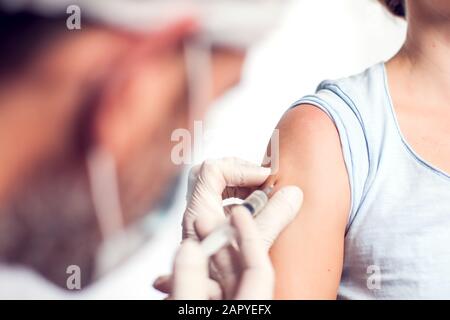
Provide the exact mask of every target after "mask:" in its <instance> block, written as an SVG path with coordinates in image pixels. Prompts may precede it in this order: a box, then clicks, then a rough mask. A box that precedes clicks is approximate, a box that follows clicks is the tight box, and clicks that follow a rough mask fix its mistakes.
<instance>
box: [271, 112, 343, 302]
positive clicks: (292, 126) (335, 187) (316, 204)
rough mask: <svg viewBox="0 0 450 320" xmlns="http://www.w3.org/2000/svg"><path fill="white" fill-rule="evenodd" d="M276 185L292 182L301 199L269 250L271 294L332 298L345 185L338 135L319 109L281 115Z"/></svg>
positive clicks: (339, 268)
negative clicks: (297, 210) (300, 205)
mask: <svg viewBox="0 0 450 320" xmlns="http://www.w3.org/2000/svg"><path fill="white" fill-rule="evenodd" d="M278 129H279V130H280V131H279V133H280V139H279V141H280V148H279V171H278V173H277V174H276V175H274V176H273V177H271V181H270V183H275V188H276V189H278V188H279V187H281V186H285V185H297V186H299V187H300V188H302V190H303V192H304V204H303V208H302V209H301V211H300V214H299V215H298V217H297V218H296V220H295V221H294V222H293V223H292V224H291V225H290V226H289V227H288V228H287V229H286V230H285V231H284V232H283V233H282V234H281V235H280V237H279V238H278V240H277V241H276V242H275V244H274V246H273V247H272V250H271V257H272V260H273V263H274V267H275V272H276V280H277V282H276V292H275V297H276V298H281V299H314V298H322V299H334V298H336V293H337V288H338V286H339V281H340V276H341V272H342V263H343V245H344V234H345V227H346V223H347V219H348V214H349V210H350V187H349V180H348V175H347V171H346V168H345V163H344V159H343V155H342V149H341V145H340V140H339V135H338V132H337V129H336V127H335V126H334V124H333V122H332V121H331V119H330V118H329V117H328V116H327V115H326V114H325V113H324V112H323V111H321V110H320V109H318V108H317V107H314V106H310V105H302V106H299V107H296V108H294V109H292V110H290V111H289V112H288V113H286V115H285V116H284V117H283V119H282V120H281V122H280V124H279V126H278Z"/></svg>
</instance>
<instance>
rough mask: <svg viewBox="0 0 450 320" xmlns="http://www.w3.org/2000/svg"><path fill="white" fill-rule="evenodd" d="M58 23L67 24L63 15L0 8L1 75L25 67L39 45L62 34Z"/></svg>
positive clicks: (44, 44)
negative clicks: (43, 15)
mask: <svg viewBox="0 0 450 320" xmlns="http://www.w3.org/2000/svg"><path fill="white" fill-rule="evenodd" d="M58 26H65V24H64V20H62V19H61V18H47V17H40V16H38V15H35V14H33V13H30V12H28V11H20V12H8V11H5V10H3V9H2V8H0V47H1V48H2V49H1V51H0V74H1V78H4V77H6V76H9V75H11V73H15V72H17V71H19V69H21V68H23V67H25V66H26V65H27V64H28V63H29V62H30V61H31V60H32V58H33V56H34V55H35V54H36V52H37V51H38V50H39V49H40V48H43V47H45V46H47V45H49V44H50V43H51V42H52V41H53V40H54V39H55V37H56V36H57V35H58V34H61V27H58ZM58 30H59V31H58Z"/></svg>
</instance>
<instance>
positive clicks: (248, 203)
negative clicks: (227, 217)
mask: <svg viewBox="0 0 450 320" xmlns="http://www.w3.org/2000/svg"><path fill="white" fill-rule="evenodd" d="M272 191H273V188H272V187H267V188H265V189H264V190H256V191H254V192H253V193H252V194H251V195H250V196H248V198H246V199H245V200H244V202H243V203H242V204H240V205H239V206H242V207H244V208H246V209H247V210H248V211H249V213H250V214H251V215H252V216H253V217H256V216H257V215H258V214H259V213H260V212H261V211H262V209H264V207H265V206H266V204H267V202H268V201H269V195H270V194H271V193H272ZM235 236H236V231H235V230H234V228H233V227H232V226H231V225H230V223H229V222H226V223H224V224H222V225H220V226H219V227H217V228H216V229H215V230H214V231H213V232H212V233H211V234H210V235H208V236H207V237H206V238H205V239H203V241H202V242H201V244H200V245H201V247H202V249H203V252H204V253H205V254H206V256H208V257H210V256H212V255H213V254H215V253H216V252H217V251H219V250H220V249H221V248H223V247H225V246H226V245H228V244H230V243H231V241H232V240H233V239H234V238H235Z"/></svg>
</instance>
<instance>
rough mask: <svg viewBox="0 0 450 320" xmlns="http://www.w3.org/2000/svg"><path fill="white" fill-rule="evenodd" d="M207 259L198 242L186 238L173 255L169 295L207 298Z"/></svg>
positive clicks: (178, 298) (181, 297)
mask: <svg viewBox="0 0 450 320" xmlns="http://www.w3.org/2000/svg"><path fill="white" fill-rule="evenodd" d="M208 279H209V277H208V260H207V258H206V256H205V255H204V254H203V252H202V249H201V248H200V246H199V244H198V243H196V242H195V241H193V240H186V241H184V243H183V244H182V245H181V247H180V249H179V250H178V252H177V255H176V257H175V263H174V268H173V285H172V294H171V297H172V298H173V299H175V300H206V299H207V298H208V290H207V284H208Z"/></svg>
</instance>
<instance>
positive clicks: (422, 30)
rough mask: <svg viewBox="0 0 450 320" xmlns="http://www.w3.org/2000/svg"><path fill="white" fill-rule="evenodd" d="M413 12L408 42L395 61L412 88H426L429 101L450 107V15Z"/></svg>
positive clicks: (418, 89)
mask: <svg viewBox="0 0 450 320" xmlns="http://www.w3.org/2000/svg"><path fill="white" fill-rule="evenodd" d="M409 15H410V16H409V18H408V22H409V24H408V34H407V39H406V42H405V45H404V46H403V48H402V49H401V51H400V52H399V54H398V55H397V56H396V57H395V58H394V59H393V62H394V64H395V63H398V66H399V67H400V68H401V69H402V70H403V71H404V72H403V73H404V75H405V79H404V80H407V82H408V83H409V89H410V90H411V91H420V92H422V94H423V95H424V96H426V99H427V101H428V105H430V106H441V107H449V106H448V101H449V100H450V58H449V57H450V19H443V18H442V17H429V16H428V17H423V16H420V13H418V12H414V11H412V12H410V13H409ZM424 98H425V97H424Z"/></svg>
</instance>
